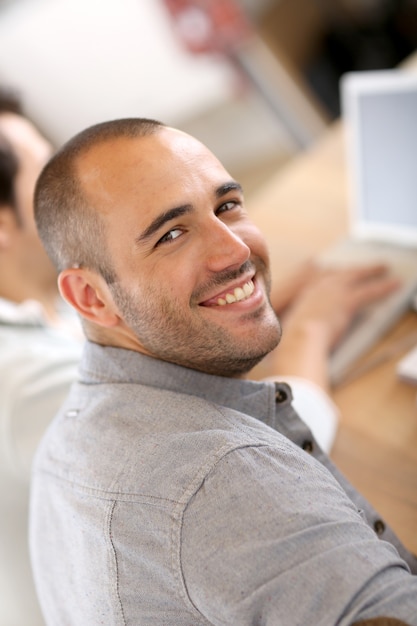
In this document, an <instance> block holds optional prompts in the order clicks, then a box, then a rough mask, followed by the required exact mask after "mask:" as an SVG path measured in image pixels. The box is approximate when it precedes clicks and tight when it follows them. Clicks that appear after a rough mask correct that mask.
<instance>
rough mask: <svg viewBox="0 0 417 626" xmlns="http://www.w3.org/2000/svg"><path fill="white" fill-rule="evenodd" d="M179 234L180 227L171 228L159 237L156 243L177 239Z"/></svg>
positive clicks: (180, 233) (180, 232) (180, 231)
mask: <svg viewBox="0 0 417 626" xmlns="http://www.w3.org/2000/svg"><path fill="white" fill-rule="evenodd" d="M181 235H182V230H181V229H180V228H173V229H172V230H169V231H168V232H167V233H166V234H165V235H164V236H163V237H161V239H160V240H159V241H158V243H157V244H156V245H158V246H159V244H161V243H166V242H170V241H174V239H177V237H180V236H181Z"/></svg>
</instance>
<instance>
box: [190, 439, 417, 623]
mask: <svg viewBox="0 0 417 626" xmlns="http://www.w3.org/2000/svg"><path fill="white" fill-rule="evenodd" d="M181 557H182V570H183V576H184V581H185V585H186V588H187V591H188V594H189V598H190V599H191V601H192V603H193V604H194V606H195V607H196V608H197V610H198V611H199V612H200V613H201V614H202V615H203V616H204V617H205V618H206V619H207V620H208V621H209V622H210V623H211V624H214V625H224V624H239V625H240V626H249V625H253V624H263V625H264V626H276V625H277V624H285V626H296V625H299V624H340V625H341V626H343V625H345V626H347V625H348V624H351V623H353V622H354V621H358V620H359V619H365V618H370V617H375V616H378V615H385V614H387V615H392V616H397V617H398V618H401V619H404V620H405V621H406V622H408V621H410V623H417V621H416V618H417V577H415V576H412V575H411V574H410V572H409V570H408V568H407V566H406V564H405V563H404V561H402V560H401V559H400V558H399V556H398V554H397V552H396V550H395V549H394V548H393V547H392V546H391V545H390V544H388V543H386V542H383V541H380V540H379V539H378V538H377V537H376V535H375V533H374V532H373V531H372V529H370V528H369V527H368V526H367V524H366V523H365V521H364V519H363V518H362V516H361V514H360V512H358V511H357V510H356V508H355V506H354V505H353V503H352V501H351V500H350V499H349V498H348V497H347V496H346V494H345V492H344V491H343V489H342V488H341V487H340V485H339V484H338V483H337V482H336V481H335V480H334V479H333V477H332V476H331V475H330V473H329V472H328V471H327V470H326V469H325V468H324V467H323V466H321V465H320V464H319V463H317V462H316V461H315V460H314V459H312V458H311V457H310V456H308V455H307V454H305V453H303V452H302V451H300V450H298V449H296V447H295V446H292V444H291V443H290V442H287V443H285V442H283V444H282V447H281V448H279V447H278V446H276V447H275V446H274V447H271V446H269V445H259V446H248V447H244V448H239V449H237V450H234V451H232V452H230V453H229V454H227V455H226V456H224V457H223V458H222V459H221V460H220V461H219V462H218V463H217V465H216V466H215V468H214V469H212V471H211V472H210V473H209V474H208V475H207V476H206V479H205V481H204V483H203V484H202V486H201V488H200V489H199V490H198V492H197V493H196V494H195V495H194V497H193V498H192V500H191V501H190V502H189V505H188V507H187V509H186V511H185V514H184V518H183V529H182V549H181ZM411 618H412V619H411ZM413 619H414V621H413Z"/></svg>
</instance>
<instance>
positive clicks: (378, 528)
mask: <svg viewBox="0 0 417 626" xmlns="http://www.w3.org/2000/svg"><path fill="white" fill-rule="evenodd" d="M374 530H375V532H376V534H377V535H382V533H383V532H384V530H385V524H384V522H383V521H382V519H377V520H375V522H374Z"/></svg>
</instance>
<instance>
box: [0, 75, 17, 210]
mask: <svg viewBox="0 0 417 626" xmlns="http://www.w3.org/2000/svg"><path fill="white" fill-rule="evenodd" d="M2 113H15V114H16V115H23V112H22V104H21V101H20V98H19V96H18V94H17V92H16V91H14V90H12V89H8V88H6V87H0V115H1V114H2ZM18 171H19V160H18V158H17V155H16V153H15V152H14V150H13V146H12V145H11V144H10V142H9V141H8V140H7V139H6V137H4V136H3V135H2V134H0V207H1V208H5V207H7V208H9V209H11V210H13V211H14V212H15V214H16V217H19V215H18V211H17V205H16V192H15V183H16V176H17V173H18Z"/></svg>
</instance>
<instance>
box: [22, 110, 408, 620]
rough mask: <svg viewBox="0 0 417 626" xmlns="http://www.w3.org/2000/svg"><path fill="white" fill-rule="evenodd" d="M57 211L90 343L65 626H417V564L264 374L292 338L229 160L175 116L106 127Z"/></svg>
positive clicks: (52, 487)
mask: <svg viewBox="0 0 417 626" xmlns="http://www.w3.org/2000/svg"><path fill="white" fill-rule="evenodd" d="M35 204H36V209H35V213H36V220H37V225H38V229H39V232H40V235H41V238H42V240H43V242H44V245H45V247H46V249H47V251H48V253H49V255H50V257H51V258H52V260H53V261H54V263H55V265H56V266H57V268H58V269H59V271H60V276H59V285H60V290H61V293H62V295H63V296H64V298H65V299H66V300H67V301H68V302H69V303H70V304H71V305H72V306H73V307H74V308H75V309H76V310H77V311H78V312H79V313H80V315H81V316H82V319H83V325H84V330H85V333H86V336H87V338H88V339H89V341H88V342H87V345H86V349H85V351H84V356H83V361H82V364H81V368H80V380H79V381H78V382H77V383H76V384H75V385H74V386H73V388H72V391H71V393H70V395H69V397H68V399H67V401H66V402H65V404H64V406H63V407H62V409H61V411H60V413H59V414H58V416H57V418H56V420H55V421H54V423H53V424H52V426H51V427H50V428H49V431H48V433H47V435H46V437H45V438H44V440H43V442H42V444H41V447H40V449H39V452H38V455H37V459H36V462H35V467H34V475H33V492H32V506H31V508H32V520H31V546H32V548H31V549H32V560H33V567H34V573H35V578H36V581H37V588H38V593H39V597H40V601H41V605H42V607H43V611H44V615H45V618H46V622H47V624H50V625H54V626H55V625H56V624H74V625H75V624H77V625H80V626H81V625H84V624H88V625H89V626H90V625H94V624H97V625H98V624H103V623H104V624H112V625H115V624H146V625H151V624H155V625H156V624H157V625H158V626H160V625H162V624H163V625H166V626H168V625H171V624H172V625H175V626H181V625H184V626H188V625H189V624H193V626H197V625H200V624H201V625H203V624H204V625H208V624H216V625H217V624H218V625H220V624H222V625H223V624H231V625H235V624H239V626H245V625H249V624H251V625H252V624H253V625H255V624H264V625H268V626H272V625H274V626H276V625H277V624H285V626H291V625H293V624H294V625H295V624H329V625H332V624H341V625H342V624H346V625H347V624H352V623H354V622H356V621H359V620H361V619H368V618H373V617H378V616H380V615H390V616H393V617H394V616H395V617H397V618H399V619H403V620H406V621H407V622H408V623H410V624H417V578H416V576H415V575H413V574H411V573H410V568H411V569H412V570H413V571H414V572H417V561H416V559H415V557H413V556H412V555H411V554H409V553H407V551H406V550H405V549H404V548H403V547H402V546H401V544H400V543H399V541H398V539H397V538H396V537H395V535H394V534H393V533H392V531H391V530H390V529H389V528H388V527H386V526H384V524H383V522H382V521H381V520H380V519H379V516H378V515H377V513H376V512H375V511H373V510H372V508H371V507H370V506H369V504H367V503H366V501H365V500H364V499H363V498H362V497H361V496H360V495H359V494H358V493H356V492H355V490H354V489H353V488H352V487H351V486H350V485H349V484H348V483H347V482H346V481H345V480H344V478H343V477H341V476H340V475H339V473H338V472H337V470H336V469H335V468H334V467H333V466H332V464H331V462H330V461H329V459H328V458H327V456H326V455H325V454H324V453H322V452H321V450H320V449H319V447H318V446H317V445H316V444H315V443H314V440H313V438H312V435H311V433H310V431H309V430H308V428H307V427H306V425H305V424H304V422H303V421H301V420H300V419H299V418H298V416H297V414H296V413H295V412H294V410H293V409H292V406H291V390H290V389H289V387H288V386H287V385H286V384H282V383H275V384H274V383H272V382H266V383H262V382H253V381H248V380H245V378H244V377H245V375H246V374H247V373H248V372H249V370H250V369H251V368H252V367H253V366H254V365H255V364H256V363H258V362H259V361H260V360H261V359H262V358H263V357H264V356H265V355H266V354H268V353H269V352H270V351H271V350H273V349H274V348H275V346H276V345H277V344H278V342H279V339H280V326H279V323H278V320H277V318H276V316H275V314H274V312H273V310H272V307H271V305H270V303H269V290H270V276H269V261H268V254H267V250H266V247H265V242H264V239H263V237H262V235H261V233H260V232H259V231H258V230H257V229H256V228H255V226H254V225H253V224H252V222H251V221H250V219H249V217H248V215H247V213H246V211H245V208H244V202H243V196H242V190H241V188H240V186H239V185H238V184H237V183H236V182H235V181H234V180H232V179H231V177H230V175H229V174H228V173H227V172H226V171H225V169H224V168H223V167H222V165H221V164H220V163H219V161H218V160H217V159H216V158H215V157H214V156H213V155H212V154H211V153H210V152H209V151H208V150H207V148H205V147H204V146H203V145H202V144H201V143H199V142H198V141H197V140H195V139H194V138H192V137H190V136H188V135H186V134H184V133H181V132H180V131H178V130H175V129H172V128H168V127H165V126H163V125H161V124H160V123H158V122H153V121H151V120H141V119H127V120H118V121H113V122H108V123H103V124H99V125H97V126H94V127H92V128H90V129H87V130H86V131H84V132H83V133H80V134H79V135H78V136H76V137H75V138H74V139H73V140H71V141H70V142H68V144H66V146H64V147H63V148H62V149H61V150H60V151H59V152H58V153H57V154H56V155H55V156H54V157H53V158H52V160H51V161H50V162H49V164H48V165H47V166H46V168H45V169H44V171H43V173H42V175H41V177H40V179H39V181H38V185H37V191H36V199H35ZM307 444H308V445H307ZM303 448H304V449H303ZM374 528H375V529H377V531H378V533H379V534H380V537H378V536H377V534H376V532H375V530H374ZM381 538H383V539H385V540H386V541H381V540H380V539H381ZM407 562H408V565H407Z"/></svg>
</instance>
